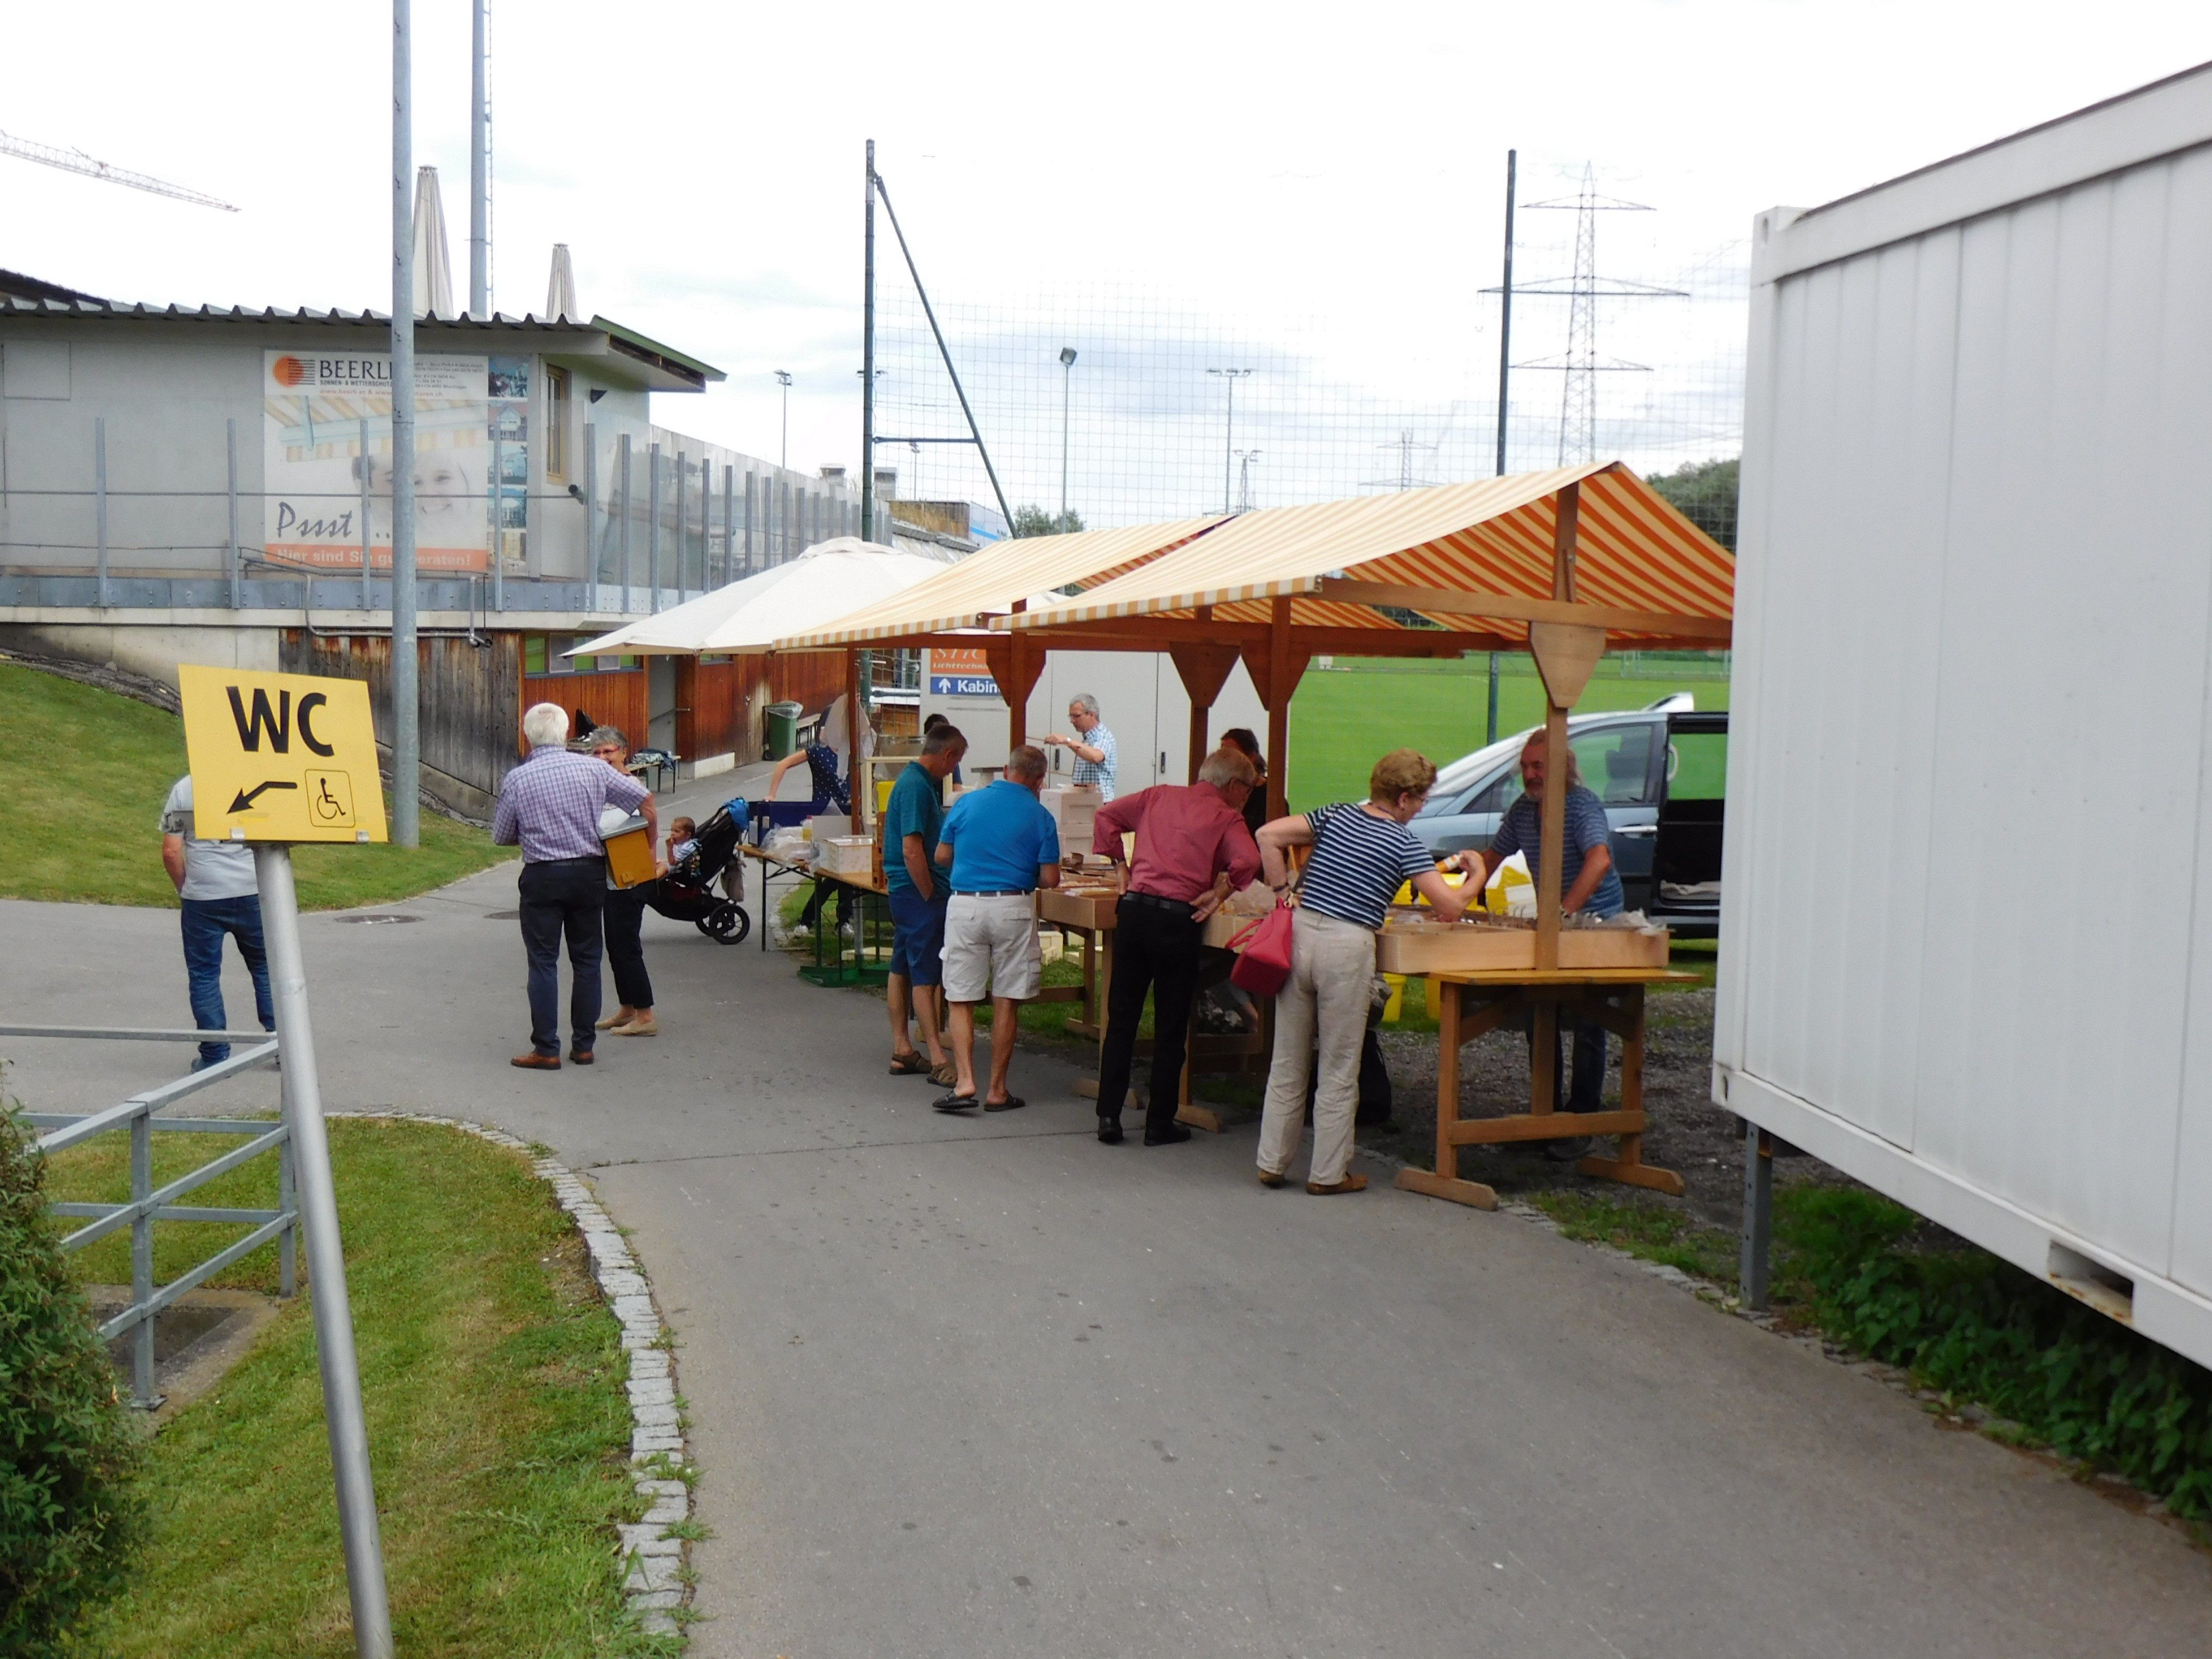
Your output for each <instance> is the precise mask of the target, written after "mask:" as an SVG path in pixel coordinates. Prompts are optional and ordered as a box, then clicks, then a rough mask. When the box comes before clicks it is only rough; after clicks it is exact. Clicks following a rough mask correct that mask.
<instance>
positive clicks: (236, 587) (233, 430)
mask: <svg viewBox="0 0 2212 1659" xmlns="http://www.w3.org/2000/svg"><path fill="white" fill-rule="evenodd" d="M222 430H223V445H224V447H225V449H226V450H227V452H228V455H229V459H230V608H231V609H232V610H233V611H235V610H237V609H238V608H239V607H240V605H241V604H242V603H243V602H244V601H245V599H246V594H245V592H244V591H243V586H242V582H241V578H242V577H243V576H244V574H245V572H244V570H243V569H242V568H241V567H240V563H239V559H238V421H237V419H236V417H235V416H234V417H233V418H231V419H229V420H227V421H225V422H223V423H222Z"/></svg>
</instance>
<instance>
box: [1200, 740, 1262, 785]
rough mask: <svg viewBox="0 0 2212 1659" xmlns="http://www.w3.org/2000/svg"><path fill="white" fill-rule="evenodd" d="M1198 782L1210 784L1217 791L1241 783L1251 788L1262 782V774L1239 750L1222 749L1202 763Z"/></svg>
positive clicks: (1214, 752) (1215, 751)
mask: <svg viewBox="0 0 2212 1659" xmlns="http://www.w3.org/2000/svg"><path fill="white" fill-rule="evenodd" d="M1198 781H1200V783H1210V784H1212V786H1213V787H1215V788H1217V789H1224V788H1226V787H1228V786H1229V785H1231V784H1232V783H1241V784H1243V785H1245V786H1246V787H1248V788H1249V787H1251V786H1252V785H1254V784H1256V783H1257V782H1259V781H1260V772H1259V769H1258V768H1257V767H1255V766H1254V765H1253V764H1252V763H1251V762H1250V761H1249V760H1247V759H1245V758H1244V757H1243V755H1242V754H1240V753H1239V752H1238V751H1237V750H1234V749H1228V748H1222V749H1217V750H1214V751H1213V752H1212V754H1210V755H1208V756H1207V757H1206V759H1205V760H1204V761H1203V762H1201V763H1200V765H1199V769H1198Z"/></svg>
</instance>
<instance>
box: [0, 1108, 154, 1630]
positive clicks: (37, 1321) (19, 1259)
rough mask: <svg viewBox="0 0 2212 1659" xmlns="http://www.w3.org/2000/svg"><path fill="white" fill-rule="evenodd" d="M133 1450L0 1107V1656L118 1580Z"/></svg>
mask: <svg viewBox="0 0 2212 1659" xmlns="http://www.w3.org/2000/svg"><path fill="white" fill-rule="evenodd" d="M143 1445H144V1440H143V1436H142V1435H141V1434H140V1432H139V1431H138V1428H137V1425H135V1424H134V1423H132V1422H131V1417H130V1410H129V1407H126V1406H125V1404H124V1402H123V1401H122V1399H121V1398H120V1396H119V1395H118V1390H117V1387H116V1376H115V1372H114V1369H113V1367H112V1366H111V1365H110V1364H108V1359H107V1353H106V1349H105V1347H104V1346H102V1345H101V1343H100V1339H99V1337H98V1335H97V1334H95V1333H94V1328H93V1323H92V1314H91V1310H90V1309H89V1308H88V1306H87V1304H86V1302H85V1298H84V1293H83V1292H82V1291H81V1290H79V1289H78V1288H77V1286H76V1283H75V1281H74V1280H73V1279H70V1274H69V1271H68V1269H67V1267H65V1266H64V1262H63V1260H62V1253H61V1249H60V1246H59V1243H58V1240H57V1238H56V1236H55V1233H54V1230H53V1227H52V1223H51V1222H50V1221H49V1220H48V1218H47V1215H46V1194H45V1161H44V1159H42V1158H40V1156H39V1154H38V1152H37V1151H36V1149H35V1148H34V1147H33V1145H32V1144H31V1142H30V1139H29V1138H28V1137H27V1135H26V1134H25V1133H24V1131H23V1129H22V1127H21V1124H20V1123H19V1122H18V1121H16V1119H15V1115H14V1114H13V1113H12V1112H10V1111H9V1110H8V1109H7V1104H6V1103H5V1102H4V1101H0V1653H7V1654H39V1653H45V1652H50V1651H52V1650H53V1649H54V1646H55V1644H56V1643H58V1641H59V1640H61V1639H62V1638H63V1637H64V1633H65V1632H67V1631H68V1630H69V1629H70V1626H72V1625H73V1624H75V1623H76V1619H77V1616H78V1615H79V1614H80V1613H82V1612H84V1611H85V1610H87V1609H88V1608H89V1607H92V1606H94V1604H96V1603H97V1602H99V1601H101V1600H103V1599H104V1598H106V1596H108V1595H112V1594H113V1593H114V1592H115V1591H116V1590H117V1589H119V1588H120V1587H121V1585H122V1583H123V1579H124V1575H125V1571H127V1569H128V1567H129V1564H130V1559H131V1552H132V1550H133V1549H134V1547H136V1546H137V1541H138V1538H139V1536H140V1528H141V1522H142V1510H141V1508H140V1505H139V1503H138V1500H137V1495H136V1492H135V1489H134V1486H133V1480H134V1477H135V1475H136V1474H137V1468H138V1465H139V1462H140V1460H141V1456H142V1454H143Z"/></svg>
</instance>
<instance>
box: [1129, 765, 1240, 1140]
mask: <svg viewBox="0 0 2212 1659" xmlns="http://www.w3.org/2000/svg"><path fill="white" fill-rule="evenodd" d="M1255 781H1256V780H1255V776H1254V775H1253V771H1252V763H1251V762H1250V761H1249V760H1247V759H1245V758H1244V757H1243V756H1242V755H1240V754H1238V753H1237V751H1236V750H1234V749H1231V748H1228V747H1223V748H1221V749H1218V750H1215V751H1214V752H1213V753H1212V754H1211V755H1208V756H1207V757H1206V760H1205V762H1204V763H1203V764H1201V765H1200V767H1199V769H1198V781H1197V782H1196V783H1193V784H1180V783H1161V784H1155V785H1153V786H1152V787H1151V788H1149V789H1139V791H1138V792H1137V793H1135V794H1133V795H1123V796H1121V797H1119V798H1118V799H1115V800H1111V801H1109V802H1107V803H1106V805H1103V806H1102V807H1100V808H1099V809H1098V816H1097V821H1096V822H1095V823H1094V824H1093V825H1092V828H1091V850H1092V851H1093V852H1095V853H1100V854H1104V855H1105V856H1106V858H1107V859H1108V860H1110V861H1112V862H1113V863H1115V864H1116V865H1118V864H1120V863H1121V837H1122V836H1123V835H1124V834H1125V833H1128V832H1131V831H1133V832H1134V833H1135V835H1136V838H1137V840H1136V855H1135V858H1134V859H1133V861H1132V866H1131V869H1130V872H1129V881H1128V889H1127V891H1125V892H1124V893H1123V894H1122V895H1121V899H1120V902H1117V903H1116V904H1115V907H1114V977H1113V980H1112V981H1111V983H1109V985H1108V987H1107V990H1106V1040H1105V1042H1104V1043H1103V1046H1102V1048H1101V1052H1100V1054H1099V1058H1098V1139H1101V1140H1103V1141H1104V1142H1105V1143H1106V1144H1107V1145H1108V1146H1118V1145H1120V1144H1121V1102H1122V1099H1123V1097H1125V1096H1126V1095H1127V1093H1128V1090H1129V1071H1130V1062H1131V1059H1132V1057H1133V1055H1134V1054H1135V1052H1136V1047H1137V1023H1138V1021H1139V1020H1140V1019H1141V1018H1143V1017H1144V1012H1145V994H1146V992H1147V991H1150V992H1151V993H1152V1100H1151V1102H1150V1103H1149V1104H1148V1105H1147V1106H1146V1110H1145V1145H1146V1146H1168V1145H1170V1144H1172V1143H1174V1142H1176V1141H1180V1140H1188V1139H1190V1131H1189V1130H1188V1129H1186V1128H1184V1127H1182V1125H1181V1124H1180V1123H1177V1122H1176V1121H1175V1118H1176V1101H1177V1098H1178V1097H1179V1096H1180V1095H1181V1094H1182V1063H1183V1054H1184V1051H1185V1049H1186V1048H1188V1039H1189V1031H1190V1005H1191V1000H1192V998H1193V997H1194V995H1195V994H1197V990H1198V963H1199V952H1200V949H1201V948H1202V947H1203V945H1204V944H1205V939H1206V918H1207V917H1209V916H1211V915H1212V914H1213V913H1214V912H1215V911H1216V910H1217V909H1218V908H1220V907H1221V902H1222V901H1223V900H1224V899H1225V898H1227V897H1228V896H1229V895H1230V894H1231V893H1233V892H1235V891H1236V890H1237V889H1238V888H1240V887H1243V886H1244V885H1245V884H1248V883H1249V882H1250V881H1251V879H1252V878H1253V877H1255V876H1256V875H1258V874H1259V873H1260V849H1259V848H1258V847H1256V846H1255V845H1254V844H1253V841H1252V832H1251V831H1250V830H1249V829H1246V828H1245V827H1244V802H1245V800H1246V799H1247V798H1248V797H1249V796H1250V794H1251V793H1252V786H1253V784H1254V783H1255Z"/></svg>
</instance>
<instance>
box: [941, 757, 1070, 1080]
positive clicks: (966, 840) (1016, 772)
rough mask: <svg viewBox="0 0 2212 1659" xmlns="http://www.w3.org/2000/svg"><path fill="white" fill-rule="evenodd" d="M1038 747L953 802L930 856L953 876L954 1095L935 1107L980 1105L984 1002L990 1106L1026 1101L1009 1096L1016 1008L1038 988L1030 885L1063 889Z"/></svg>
mask: <svg viewBox="0 0 2212 1659" xmlns="http://www.w3.org/2000/svg"><path fill="white" fill-rule="evenodd" d="M1044 774H1045V759H1044V750H1042V749H1039V748H1036V746H1035V745H1033V744H1026V743H1025V744H1022V745H1021V746H1020V747H1019V748H1018V749H1016V750H1014V752H1013V753H1012V754H1011V755H1009V756H1007V757H1006V776H1004V777H1003V778H1000V780H999V781H997V782H995V783H994V784H992V785H991V786H990V787H987V788H984V789H976V790H971V791H970V792H969V793H967V794H964V795H963V796H961V797H960V799H958V800H956V801H954V802H953V803H952V810H951V811H949V812H947V813H946V814H945V823H944V827H943V828H942V829H940V830H939V832H938V842H937V862H938V864H939V866H942V867H943V868H944V869H945V871H946V872H947V874H948V875H949V876H950V877H951V884H952V902H951V904H949V905H948V906H947V907H946V908H945V998H946V1000H948V1001H950V1002H951V1004H952V1065H953V1071H954V1077H953V1085H952V1092H951V1094H949V1095H945V1096H943V1097H940V1098H939V1099H938V1100H936V1101H935V1102H933V1104H934V1105H935V1106H936V1108H937V1109H938V1110H939V1111H940V1112H962V1111H966V1110H968V1109H970V1108H972V1107H974V1106H975V1105H977V1104H978V1100H977V1098H976V1094H975V1005H976V1004H977V1003H979V1002H981V1001H982V1000H983V999H984V997H985V995H986V994H988V995H989V997H990V1000H991V1083H990V1087H989V1089H988V1091H987V1092H986V1093H985V1094H984V1095H983V1097H982V1098H981V1102H980V1103H981V1106H982V1108H983V1109H984V1110H985V1111H987V1112H1004V1111H1010V1110H1012V1109H1013V1108H1015V1107H1017V1106H1020V1105H1023V1104H1024V1101H1023V1099H1022V1097H1020V1096H1019V1095H1010V1094H1008V1093H1007V1092H1006V1067H1007V1066H1008V1065H1009V1064H1010V1063H1011V1062H1012V1060H1013V1057H1014V1021H1015V1018H1016V1016H1017V1014H1018V1012H1019V1011H1020V1008H1021V1005H1022V1004H1023V1003H1024V1002H1027V1001H1029V1000H1030V999H1032V998H1034V997H1035V996H1036V994H1037V993H1038V992H1039V991H1040V990H1042V989H1043V987H1044V960H1043V957H1042V955H1041V954H1040V953H1039V951H1038V950H1037V939H1036V890H1037V889H1038V888H1040V887H1057V886H1059V885H1060V826H1059V825H1057V824H1055V823H1054V822H1053V821H1052V814H1051V813H1049V812H1048V811H1045V810H1044V803H1043V802H1042V801H1040V800H1039V799H1037V791H1038V790H1039V789H1040V788H1042V787H1043V784H1044ZM986 986H988V987H989V989H988V993H986V990H985V987H986Z"/></svg>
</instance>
